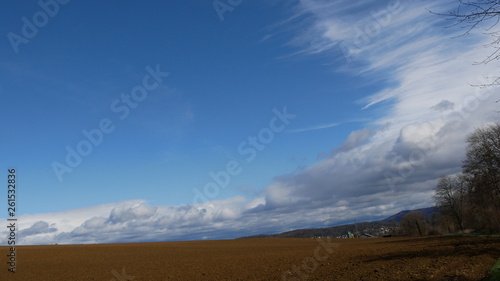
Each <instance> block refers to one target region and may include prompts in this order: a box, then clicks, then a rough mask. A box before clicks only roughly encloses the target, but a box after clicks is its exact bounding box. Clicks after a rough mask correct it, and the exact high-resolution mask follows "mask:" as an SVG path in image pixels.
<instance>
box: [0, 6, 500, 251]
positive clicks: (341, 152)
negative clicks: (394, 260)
mask: <svg viewBox="0 0 500 281" xmlns="http://www.w3.org/2000/svg"><path fill="white" fill-rule="evenodd" d="M40 3H42V4H39V3H36V2H35V1H33V2H22V3H21V2H19V1H7V3H6V4H5V6H6V7H8V8H6V9H4V12H3V15H2V17H1V18H2V19H1V21H2V25H1V29H2V33H1V34H4V35H5V37H4V40H3V41H2V43H1V44H0V51H1V53H2V57H1V61H0V73H1V76H0V94H1V95H2V110H1V111H0V112H1V113H0V114H1V118H2V120H3V127H2V128H3V129H2V132H3V133H2V136H3V138H2V144H3V145H2V147H3V149H2V150H1V151H0V158H1V159H2V166H3V167H4V170H5V171H4V173H6V171H7V168H10V167H15V168H17V170H18V176H19V190H18V194H19V202H18V203H19V209H18V215H19V216H20V223H21V230H20V239H21V243H25V244H44V243H102V242H122V241H162V240H189V239H220V238H233V237H238V236H243V235H249V234H258V233H269V232H278V231H284V230H288V229H292V228H303V227H312V226H324V225H333V224H338V223H344V222H353V221H356V220H358V221H361V220H370V219H377V218H382V217H384V216H388V215H392V214H393V213H396V212H399V211H401V210H403V209H411V208H419V207H427V206H430V205H432V188H433V187H434V185H435V183H436V181H437V180H438V179H439V177H441V176H444V175H448V174H453V173H456V172H458V171H459V170H460V165H461V159H462V158H463V156H464V147H465V145H464V139H465V136H466V134H467V133H468V132H471V131H472V130H473V129H474V128H477V127H481V126H484V125H487V124H488V123H490V122H495V121H497V119H498V114H497V113H496V112H495V111H496V107H495V104H494V101H495V95H494V93H495V92H498V89H496V88H488V89H479V88H477V87H476V88H475V87H471V86H470V84H480V83H481V82H482V81H484V79H485V78H484V77H486V76H488V75H490V74H491V73H495V71H496V68H495V65H494V63H490V64H488V65H473V63H474V62H475V61H480V60H481V59H483V58H484V57H485V56H486V55H487V54H488V53H489V52H490V51H491V50H489V49H487V48H484V47H483V45H484V44H485V43H487V42H488V40H489V38H488V37H487V36H484V35H482V34H481V29H480V28H479V29H478V32H476V33H473V34H471V35H469V36H466V37H461V38H454V37H456V36H457V35H460V34H461V32H462V30H460V29H459V28H455V29H450V28H448V29H446V28H444V27H445V26H446V25H447V24H449V23H447V22H446V21H445V20H444V18H443V17H439V16H436V15H432V14H431V13H429V12H428V10H433V11H438V12H447V11H449V10H451V9H453V8H454V7H455V5H456V3H455V1H439V3H436V2H435V1H420V2H418V3H413V2H410V1H357V2H355V3H353V2H350V1H321V0H301V1H279V0H275V1H241V3H240V2H238V1H232V2H230V3H233V4H234V7H230V9H229V10H227V11H225V10H224V9H225V8H227V7H229V6H224V5H229V3H228V2H226V1H219V2H217V1H216V2H211V1H195V2H186V1H183V2H181V1H174V3H162V2H160V1H142V2H137V1H119V2H118V1H106V2H102V1H99V2H98V1H85V2H82V1H62V0H61V1H59V2H56V1H55V0H54V1H50V0H42V1H41V2H40ZM214 3H216V5H215V6H217V8H218V9H222V10H219V11H217V9H216V7H215V6H214ZM221 3H223V4H221ZM44 7H45V8H44ZM224 7H225V8H224ZM27 22H28V23H27ZM35 23H38V24H37V25H35ZM31 24H33V27H34V28H36V30H33V29H30V26H29V25H31ZM13 38H15V39H13ZM19 38H21V39H19ZM19 40H21V41H19ZM154 73H156V74H154ZM158 73H159V74H158ZM166 73H168V75H167V74H166ZM146 88H148V89H147V90H145V89H146ZM141 89H142V90H141ZM141 91H146V93H145V94H144V92H141ZM133 95H135V96H136V97H137V98H136V99H135V100H134V97H133ZM123 96H125V99H124V98H123ZM126 96H128V97H129V101H128V102H127V100H126ZM130 98H131V99H132V100H130ZM284 112H286V113H284ZM287 114H288V115H289V116H290V118H289V119H286V118H285V119H283V115H287ZM292 116H293V117H292ZM103 122H104V123H103ZM102 124H105V125H102ZM271 124H273V125H271ZM103 128H104V129H103ZM84 130H85V131H87V132H94V133H93V136H94V138H95V139H94V143H92V139H89V138H88V137H87V136H86V135H85V133H82V132H83V131H84ZM96 130H99V131H100V132H97V133H96ZM103 131H106V132H103ZM91 134H92V133H91ZM100 135H101V136H100ZM253 137H256V139H257V142H258V143H257V144H255V145H253V144H251V141H250V139H249V138H253ZM79 147H80V152H82V153H80V152H78V149H79ZM68 149H69V150H68ZM89 149H90V150H91V151H90V150H89ZM68 151H76V153H79V154H80V158H81V160H80V161H76V160H75V162H74V163H69V164H68V161H67V157H68V153H70V152H68ZM82 154H85V155H82ZM251 156H252V157H251ZM70 158H71V157H70ZM68 159H69V158H68ZM70 162H71V161H70ZM228 165H229V168H228ZM55 167H56V168H55ZM62 167H66V170H64V168H62ZM61 169H62V170H61ZM221 171H222V172H221ZM230 171H232V172H233V173H232V174H231V173H230ZM211 173H213V174H218V175H219V176H220V177H221V178H219V180H220V181H223V182H228V183H227V186H224V187H223V186H222V185H221V184H220V182H219V185H217V184H218V182H217V180H215V179H214V178H213V177H211V176H210V174H211ZM228 175H229V176H228ZM214 184H215V185H214ZM214 186H215V187H214ZM196 194H201V195H202V197H203V198H204V199H205V200H199V198H202V197H196V196H197V195H196ZM1 216H2V215H0V217H1ZM0 233H3V232H0ZM146 233H147V235H146ZM0 242H2V243H3V242H4V240H2V239H1V238H0Z"/></svg>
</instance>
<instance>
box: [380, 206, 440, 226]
mask: <svg viewBox="0 0 500 281" xmlns="http://www.w3.org/2000/svg"><path fill="white" fill-rule="evenodd" d="M413 211H415V212H421V213H422V214H423V215H424V216H432V215H433V214H434V213H437V212H438V211H439V209H438V208H437V207H428V208H422V209H416V210H405V211H401V212H399V213H397V214H395V215H393V216H390V217H388V218H386V219H383V220H380V221H379V222H386V223H391V222H401V221H402V220H403V217H404V216H405V215H406V214H408V213H409V212H413Z"/></svg>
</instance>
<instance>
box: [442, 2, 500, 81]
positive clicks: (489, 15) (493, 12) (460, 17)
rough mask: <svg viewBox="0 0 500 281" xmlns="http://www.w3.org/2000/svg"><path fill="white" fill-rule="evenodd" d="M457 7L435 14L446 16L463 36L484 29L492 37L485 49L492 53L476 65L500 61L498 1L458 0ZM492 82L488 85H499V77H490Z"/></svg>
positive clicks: (499, 7) (499, 11) (499, 5)
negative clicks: (462, 29)
mask: <svg viewBox="0 0 500 281" xmlns="http://www.w3.org/2000/svg"><path fill="white" fill-rule="evenodd" d="M458 2H459V3H458V7H457V8H456V9H455V10H453V11H450V12H449V13H445V14H443V13H435V14H438V15H441V16H446V17H447V18H448V19H449V20H451V21H453V22H454V24H453V25H458V26H460V27H462V28H464V29H465V32H464V35H467V34H469V33H470V32H471V31H472V30H473V29H476V28H479V27H481V28H484V33H485V34H487V35H489V36H491V37H492V41H491V42H490V43H489V44H487V45H486V46H485V47H490V48H493V52H492V53H491V54H490V55H489V56H487V57H486V58H485V59H483V60H482V61H480V62H478V64H487V63H490V62H492V61H495V60H499V59H500V31H499V30H498V28H497V24H498V22H499V21H500V0H458ZM490 78H492V79H493V82H491V84H488V85H478V86H492V85H500V77H498V76H497V77H490Z"/></svg>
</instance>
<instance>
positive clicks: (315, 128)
mask: <svg viewBox="0 0 500 281" xmlns="http://www.w3.org/2000/svg"><path fill="white" fill-rule="evenodd" d="M338 125H340V123H326V124H320V125H316V126H311V127H307V128H300V129H290V130H286V132H287V133H302V132H307V131H315V130H323V129H328V128H332V127H336V126H338Z"/></svg>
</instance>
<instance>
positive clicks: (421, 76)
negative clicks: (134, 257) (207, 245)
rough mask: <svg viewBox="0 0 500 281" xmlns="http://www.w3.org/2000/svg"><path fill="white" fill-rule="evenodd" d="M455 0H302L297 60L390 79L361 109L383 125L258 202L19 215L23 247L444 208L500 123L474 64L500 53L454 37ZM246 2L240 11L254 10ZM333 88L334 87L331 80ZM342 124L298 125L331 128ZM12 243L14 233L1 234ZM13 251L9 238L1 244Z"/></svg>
mask: <svg viewBox="0 0 500 281" xmlns="http://www.w3.org/2000/svg"><path fill="white" fill-rule="evenodd" d="M454 7H455V1H447V2H444V1H438V2H436V1H418V2H415V1H388V2H386V3H384V4H383V5H379V4H374V3H373V1H335V2H334V3H332V2H331V1H326V0H325V1H322V0H301V1H299V2H297V3H296V5H294V6H293V8H292V9H291V11H290V13H291V14H290V18H289V19H288V20H286V21H284V22H282V23H279V24H277V25H276V26H275V27H274V28H273V29H274V30H279V29H280V28H281V27H283V26H284V25H287V26H293V28H294V29H295V31H294V34H293V37H292V38H291V39H290V41H289V45H290V46H293V48H295V50H296V52H295V53H294V54H293V55H294V56H317V57H321V58H323V59H325V60H326V61H329V62H333V64H332V68H334V69H335V70H336V71H339V72H343V73H348V74H349V75H353V76H363V77H368V78H370V79H375V80H383V81H385V82H387V85H390V86H387V87H386V88H384V89H382V90H379V91H376V92H372V93H368V95H367V96H366V97H365V98H364V99H362V100H360V101H359V104H360V110H373V111H375V112H377V116H379V117H378V118H376V119H374V120H372V121H371V122H369V126H367V127H366V128H363V129H361V130H356V131H353V132H351V133H350V135H349V136H348V137H347V138H346V140H345V141H344V143H343V144H342V145H341V146H339V147H332V150H331V153H330V154H329V155H327V156H326V157H323V158H322V159H320V160H318V162H316V163H315V164H312V165H310V166H308V167H305V168H304V169H302V170H299V171H296V172H294V173H291V174H284V175H277V176H276V177H275V178H274V181H273V183H272V184H270V185H268V186H267V187H265V189H264V190H263V192H261V194H260V195H259V196H256V197H252V198H250V197H243V196H238V197H233V198H228V199H223V200H217V199H216V200H212V201H208V202H204V203H200V204H193V205H185V206H153V205H150V204H149V203H148V202H146V201H144V200H139V199H138V200H131V201H124V202H116V203H109V204H105V205H100V206H93V207H87V208H82V209H74V210H68V211H65V212H58V213H51V214H35V215H24V216H21V217H20V218H19V221H20V229H21V230H20V232H19V242H20V243H21V244H53V243H60V244H69V243H108V242H139V241H166V240H198V239H224V238H235V237H238V236H243V235H252V234H259V233H270V232H280V231H285V230H289V229H292V228H299V227H302V228H303V227H311V226H315V227H318V226H330V225H332V224H336V223H343V222H353V221H354V220H356V219H358V220H359V219H376V218H382V217H384V216H388V215H392V214H394V213H397V212H398V211H400V210H402V209H412V208H421V207H428V206H431V205H432V204H433V200H432V195H433V188H434V186H435V184H436V182H437V180H438V179H439V178H440V177H441V176H445V175H449V174H454V173H457V172H459V171H460V169H461V161H462V159H463V157H464V155H465V138H466V136H467V134H468V133H470V132H471V131H472V130H474V129H475V128H478V127H482V126H485V125H487V124H489V123H492V122H497V121H498V119H499V118H498V117H499V116H498V113H497V110H498V108H497V106H498V104H496V103H495V101H496V100H497V99H498V93H499V91H498V88H495V87H487V88H480V87H472V86H471V85H475V84H484V83H485V82H487V81H488V80H487V79H488V78H485V77H489V76H492V74H494V73H496V72H497V68H496V65H495V64H494V63H490V64H488V65H473V63H474V62H475V61H480V60H482V59H483V58H484V57H486V56H487V55H488V54H489V53H490V51H491V50H489V49H488V48H484V45H485V44H486V43H489V41H488V40H489V38H488V37H487V36H483V35H482V34H480V33H477V34H471V35H469V36H467V37H462V38H458V39H454V38H453V37H455V36H457V35H460V34H461V33H460V32H461V31H462V30H460V29H445V28H444V26H446V22H445V21H444V19H443V18H442V17H439V16H436V15H433V14H431V13H429V11H428V10H431V11H437V12H443V11H444V12H446V11H448V10H450V9H452V8H454ZM243 8H244V7H239V9H243ZM332 86H333V87H334V86H335V85H332ZM335 125H336V123H330V124H324V125H317V126H312V127H310V128H305V129H299V130H295V131H294V132H295V133H297V134H298V133H300V134H307V133H308V131H310V130H318V129H326V128H329V127H333V126H335ZM0 234H1V237H6V231H4V230H2V231H0ZM0 244H6V239H5V238H2V239H0Z"/></svg>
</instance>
